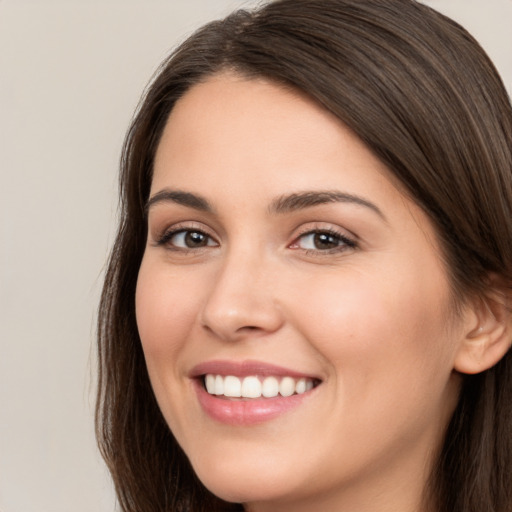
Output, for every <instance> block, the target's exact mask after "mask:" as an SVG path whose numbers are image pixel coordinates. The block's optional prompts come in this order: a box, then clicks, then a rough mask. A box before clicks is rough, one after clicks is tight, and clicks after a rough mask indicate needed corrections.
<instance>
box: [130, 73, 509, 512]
mask: <svg viewBox="0 0 512 512" xmlns="http://www.w3.org/2000/svg"><path fill="white" fill-rule="evenodd" d="M175 191H180V192H185V193H187V194H191V195H187V196H186V197H187V198H188V199H187V200H185V201H183V200H178V201H175V200H173V199H172V197H171V196H170V195H169V194H168V193H169V192H175ZM319 192H320V193H324V192H329V193H330V194H331V196H329V197H331V198H332V197H333V195H332V194H336V198H337V199H335V200H332V201H330V202H325V201H324V202H322V199H321V198H322V197H324V199H325V197H326V196H325V194H324V195H323V196H322V194H318V193H319ZM304 193H307V195H306V196H305V197H307V198H311V197H313V198H316V199H315V201H319V202H320V204H315V205H312V204H310V203H311V200H306V201H303V204H301V203H300V202H297V201H295V202H294V201H292V200H290V199H288V200H283V198H286V197H288V198H289V196H290V195H291V194H304ZM192 195H193V196H192ZM164 196H165V197H166V199H162V197H164ZM150 197H152V198H153V200H152V201H150V206H149V214H148V241H147V247H146V251H145V254H144V258H143V261H142V265H141V268H140V273H139V278H138V285H137V294H136V310H137V322H138V327H139V333H140V337H141V341H142V345H143V349H144V353H145V357H146V362H147V366H148V371H149V375H150V379H151V383H152V386H153V389H154V392H155V395H156V397H157V400H158V403H159V406H160V408H161V410H162V412H163V415H164V417H165V419H166V421H167V423H168V424H169V426H170V428H171V430H172V432H173V434H174V435H175V437H176V439H177V441H178V442H179V444H180V445H181V446H182V447H183V449H184V451H185V452H186V454H187V455H188V457H189V458H190V461H191V463H192V466H193V468H194V470H195V471H196V472H197V474H198V476H199V478H200V479H201V481H202V482H203V483H204V485H205V486H206V487H207V488H208V489H210V490H211V491H212V492H213V493H215V494H216V495H218V496H220V497H221V498H223V499H225V500H228V501H234V502H242V503H244V504H245V506H246V509H247V510H250V511H253V512H263V511H273V512H280V511H294V512H301V511H311V510H322V511H323V512H331V511H332V512H334V511H342V510H343V511H350V512H413V511H420V510H423V509H422V508H421V507H422V505H421V496H422V492H423V489H424V485H425V481H426V478H427V476H428V472H429V469H430V465H431V460H432V455H433V453H435V451H436V450H437V449H438V446H439V443H440V441H441V439H442V436H443V432H444V429H445V427H446V425H447V423H448V421H449V417H450V415H451V413H452V411H453V409H454V406H455V404H456V401H457V396H458V392H459V388H460V379H461V378H460V374H458V373H457V372H456V371H454V369H456V368H457V365H459V364H460V365H462V367H463V369H464V370H465V371H469V372H471V370H472V369H474V371H480V370H481V369H482V368H484V367H488V366H490V365H491V364H493V363H494V362H495V360H496V359H499V357H501V356H500V354H501V352H503V350H505V349H503V350H499V349H495V351H494V353H493V354H492V355H490V356H489V357H488V359H485V357H486V356H485V354H487V353H488V352H486V350H485V346H486V343H487V341H488V340H491V341H492V340H495V339H498V336H497V335H495V336H494V334H492V333H494V331H493V330H492V328H493V327H494V324H493V321H492V318H494V320H496V318H497V317H498V316H499V315H496V314H493V315H492V318H491V317H489V315H488V314H487V313H486V311H488V310H489V308H488V307H486V308H484V307H479V306H478V305H477V304H476V302H475V304H476V305H475V306H471V305H470V304H469V305H466V306H464V307H463V308H462V313H460V314H455V312H454V308H453V294H452V288H451V285H450V282H449V278H448V274H447V271H446V269H445V267H444V264H443V261H442V257H441V250H440V248H439V246H438V243H437V239H436V235H435V233H434V230H433V228H432V225H431V223H430V221H429V220H428V218H427V217H426V215H425V214H424V213H423V212H422V211H421V210H420V209H419V208H418V206H417V205H416V204H414V203H413V202H412V201H411V200H410V199H408V198H407V197H406V195H405V194H404V193H403V192H402V191H400V190H399V189H398V188H397V186H396V185H395V184H394V183H393V182H392V180H391V179H390V175H389V171H388V170H387V168H386V167H385V166H384V165H383V164H382V163H381V162H380V161H379V160H378V159H377V158H376V157H375V156H374V155H373V154H372V153H371V152H370V151H369V150H368V149H367V147H366V146H365V145H364V144H363V143H362V142H361V141H360V140H359V139H358V138H357V137H356V136H355V135H354V134H353V133H352V132H351V131H350V130H349V129H347V128H346V127H345V126H344V125H343V124H341V123H340V121H339V120H338V119H336V118H335V117H334V116H332V115H331V114H330V113H328V112H326V111H325V110H324V109H322V108H321V107H320V106H318V105H317V104H316V103H314V102H313V101H311V100H310V99H308V98H306V97H304V96H303V95H301V94H299V93H296V92H294V91H291V90H289V89H285V88H283V87H281V86H278V85H275V84H272V83H270V82H267V81H264V80H256V79H246V78H243V77H240V76H236V75H233V74H227V73H223V74H220V75H216V76H214V77H211V78H209V79H207V80H206V81H205V82H203V83H201V84H199V85H196V86H194V87H192V88H191V89H190V90H189V91H188V92H187V93H186V94H185V95H184V97H183V98H182V99H181V100H180V101H178V103H177V104H176V106H175V108H174V109H173V111H172V113H171V115H170V118H169V120H168V123H167V125H166V128H165V131H164V133H163V137H162V139H161V142H160V145H159V147H158V151H157V155H156V161H155V166H154V178H153V182H152V187H151V193H150ZM183 197H184V196H183ZM158 198H160V199H158ZM191 198H192V199H191ZM198 198H199V199H198ZM319 198H320V199H319ZM205 202H207V203H208V205H206V204H205ZM184 203H187V204H184ZM279 205H280V206H281V207H279ZM283 205H284V206H283ZM486 315H487V316H486ZM491 324H492V325H491ZM482 325H483V327H484V328H482ZM490 333H491V334H492V336H494V337H492V336H491V334H490ZM485 335H487V337H486V338H485V339H484V336H485ZM500 339H501V338H500ZM491 345H492V343H491ZM468 346H471V347H480V348H478V349H477V350H476V351H475V350H474V349H467V347H468ZM492 346H494V347H495V346H496V345H492ZM481 347H484V348H481ZM475 354H476V355H475ZM219 359H220V360H230V361H246V360H257V361H262V362H266V363H271V364H275V365H280V366H284V367H286V368H290V369H292V370H294V371H298V372H302V373H305V374H307V375H313V376H316V377H318V378H319V379H321V383H320V385H319V386H318V387H317V388H315V389H314V390H313V392H311V394H310V396H308V397H307V399H305V400H304V401H303V403H302V404H301V405H300V406H299V407H297V408H294V409H292V410H290V411H288V412H286V413H284V414H282V415H280V416H279V417H277V418H274V419H272V420H271V421H267V422H263V423H260V424H257V425H246V426H233V425H226V424H223V423H220V422H218V421H215V420H213V419H212V418H210V417H209V416H208V415H207V414H206V413H205V412H204V411H203V409H202V408H201V406H200V404H199V402H198V399H197V395H196V391H195V387H194V385H193V382H192V379H191V378H190V377H189V374H190V371H191V369H192V368H193V367H194V366H196V365H197V364H199V363H203V362H205V361H211V360H219ZM475 365H480V366H478V368H476V366H475Z"/></svg>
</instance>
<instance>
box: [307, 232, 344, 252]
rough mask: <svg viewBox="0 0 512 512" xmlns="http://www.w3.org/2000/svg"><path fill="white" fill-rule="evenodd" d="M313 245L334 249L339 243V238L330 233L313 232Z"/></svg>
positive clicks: (316, 247)
mask: <svg viewBox="0 0 512 512" xmlns="http://www.w3.org/2000/svg"><path fill="white" fill-rule="evenodd" d="M313 245H314V246H315V249H324V250H325V249H334V248H335V247H338V245H340V240H339V239H338V238H337V237H335V236H334V235H331V234H330V233H315V234H314V236H313Z"/></svg>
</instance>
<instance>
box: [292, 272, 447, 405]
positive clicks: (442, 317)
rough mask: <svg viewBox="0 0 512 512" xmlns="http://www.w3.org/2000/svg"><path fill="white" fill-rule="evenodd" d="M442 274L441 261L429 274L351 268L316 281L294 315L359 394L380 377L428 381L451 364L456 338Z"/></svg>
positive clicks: (410, 382)
mask: <svg viewBox="0 0 512 512" xmlns="http://www.w3.org/2000/svg"><path fill="white" fill-rule="evenodd" d="M433 270H434V269H433ZM443 276H444V274H441V273H440V271H439V269H437V270H436V272H435V273H434V272H431V273H430V275H429V279H424V278H423V277H422V275H421V272H418V273H416V274H415V275H411V274H410V273H409V274H408V275H407V276H404V277H400V273H397V274H396V277H394V278H393V279H386V278H383V277H382V275H380V276H377V275H375V274H373V273H371V272H368V273H364V274H363V273H355V272H351V273H347V274H346V275H344V276H340V278H339V279H338V278H334V277H333V278H332V279H330V280H328V281H325V282H321V281H320V282H318V283H317V284H316V285H313V284H310V286H308V293H307V295H306V297H307V300H306V301H305V300H302V301H300V302H299V301H297V304H296V307H295V309H296V311H297V315H296V318H297V321H298V322H302V326H303V330H304V331H305V332H306V336H307V337H308V339H309V340H311V342H312V343H314V344H315V348H316V349H317V350H318V352H320V353H321V354H322V355H323V356H324V358H325V360H326V361H328V363H329V364H330V365H331V366H332V370H333V374H334V375H335V376H336V378H339V379H340V381H342V384H343V386H344V389H345V391H350V392H352V391H353V393H354V395H355V394H360V393H361V392H362V390H364V389H366V388H368V387H369V386H371V385H373V384H374V383H376V382H379V381H381V382H383V383H386V382H387V383H389V384H393V385H396V386H401V385H402V386H407V385H414V382H423V383H426V382H427V381H428V379H430V378H431V377H432V376H433V375H438V374H443V373H444V375H445V376H447V375H449V373H450V372H451V369H452V366H451V365H452V356H453V350H454V346H455V344H454V341H455V340H454V337H453V336H450V334H449V329H448V328H447V325H448V322H449V320H448V319H449V304H450V299H449V288H448V286H447V284H446V282H445V279H444V278H443Z"/></svg>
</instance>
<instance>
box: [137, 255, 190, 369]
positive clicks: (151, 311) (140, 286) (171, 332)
mask: <svg viewBox="0 0 512 512" xmlns="http://www.w3.org/2000/svg"><path fill="white" fill-rule="evenodd" d="M196 303H197V290H196V289H195V287H194V282H193V281H190V280H187V283H186V285H185V284H184V283H182V282H180V277H179V276H176V275H173V274H172V273H169V272H166V271H165V270H162V269H160V268H159V266H157V265H154V264H152V262H151V261H147V260H143V262H142V265H141V268H140V271H139V276H138V280H137V290H136V294H135V310H136V318H137V326H138V329H139V336H140V339H141V342H142V347H143V350H144V354H145V357H146V363H147V365H148V370H149V371H150V373H151V370H152V368H153V367H154V366H155V365H159V366H165V365H168V363H169V362H175V361H176V353H177V352H179V350H180V348H181V347H182V344H183V343H184V340H185V339H186V335H187V333H188V332H189V330H190V329H191V327H192V324H193V321H194V319H195V318H196V316H197V311H196V309H197V306H196Z"/></svg>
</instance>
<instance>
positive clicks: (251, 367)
mask: <svg viewBox="0 0 512 512" xmlns="http://www.w3.org/2000/svg"><path fill="white" fill-rule="evenodd" d="M207 373H211V374H213V375H233V376H234V377H248V376H250V375H261V376H263V377H267V376H274V377H287V376H288V377H293V378H294V379H301V378H305V379H314V380H317V381H320V380H321V379H320V378H319V377H318V376H316V375H311V374H307V373H302V372H298V371H295V370H292V369H290V368H285V367H283V366H277V365H274V364H270V363H265V362H262V361H252V360H247V361H226V360H213V361H205V362H204V363H200V364H198V365H197V366H194V368H192V370H191V371H190V372H189V377H190V378H192V379H195V378H198V377H201V376H202V375H206V374H207Z"/></svg>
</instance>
